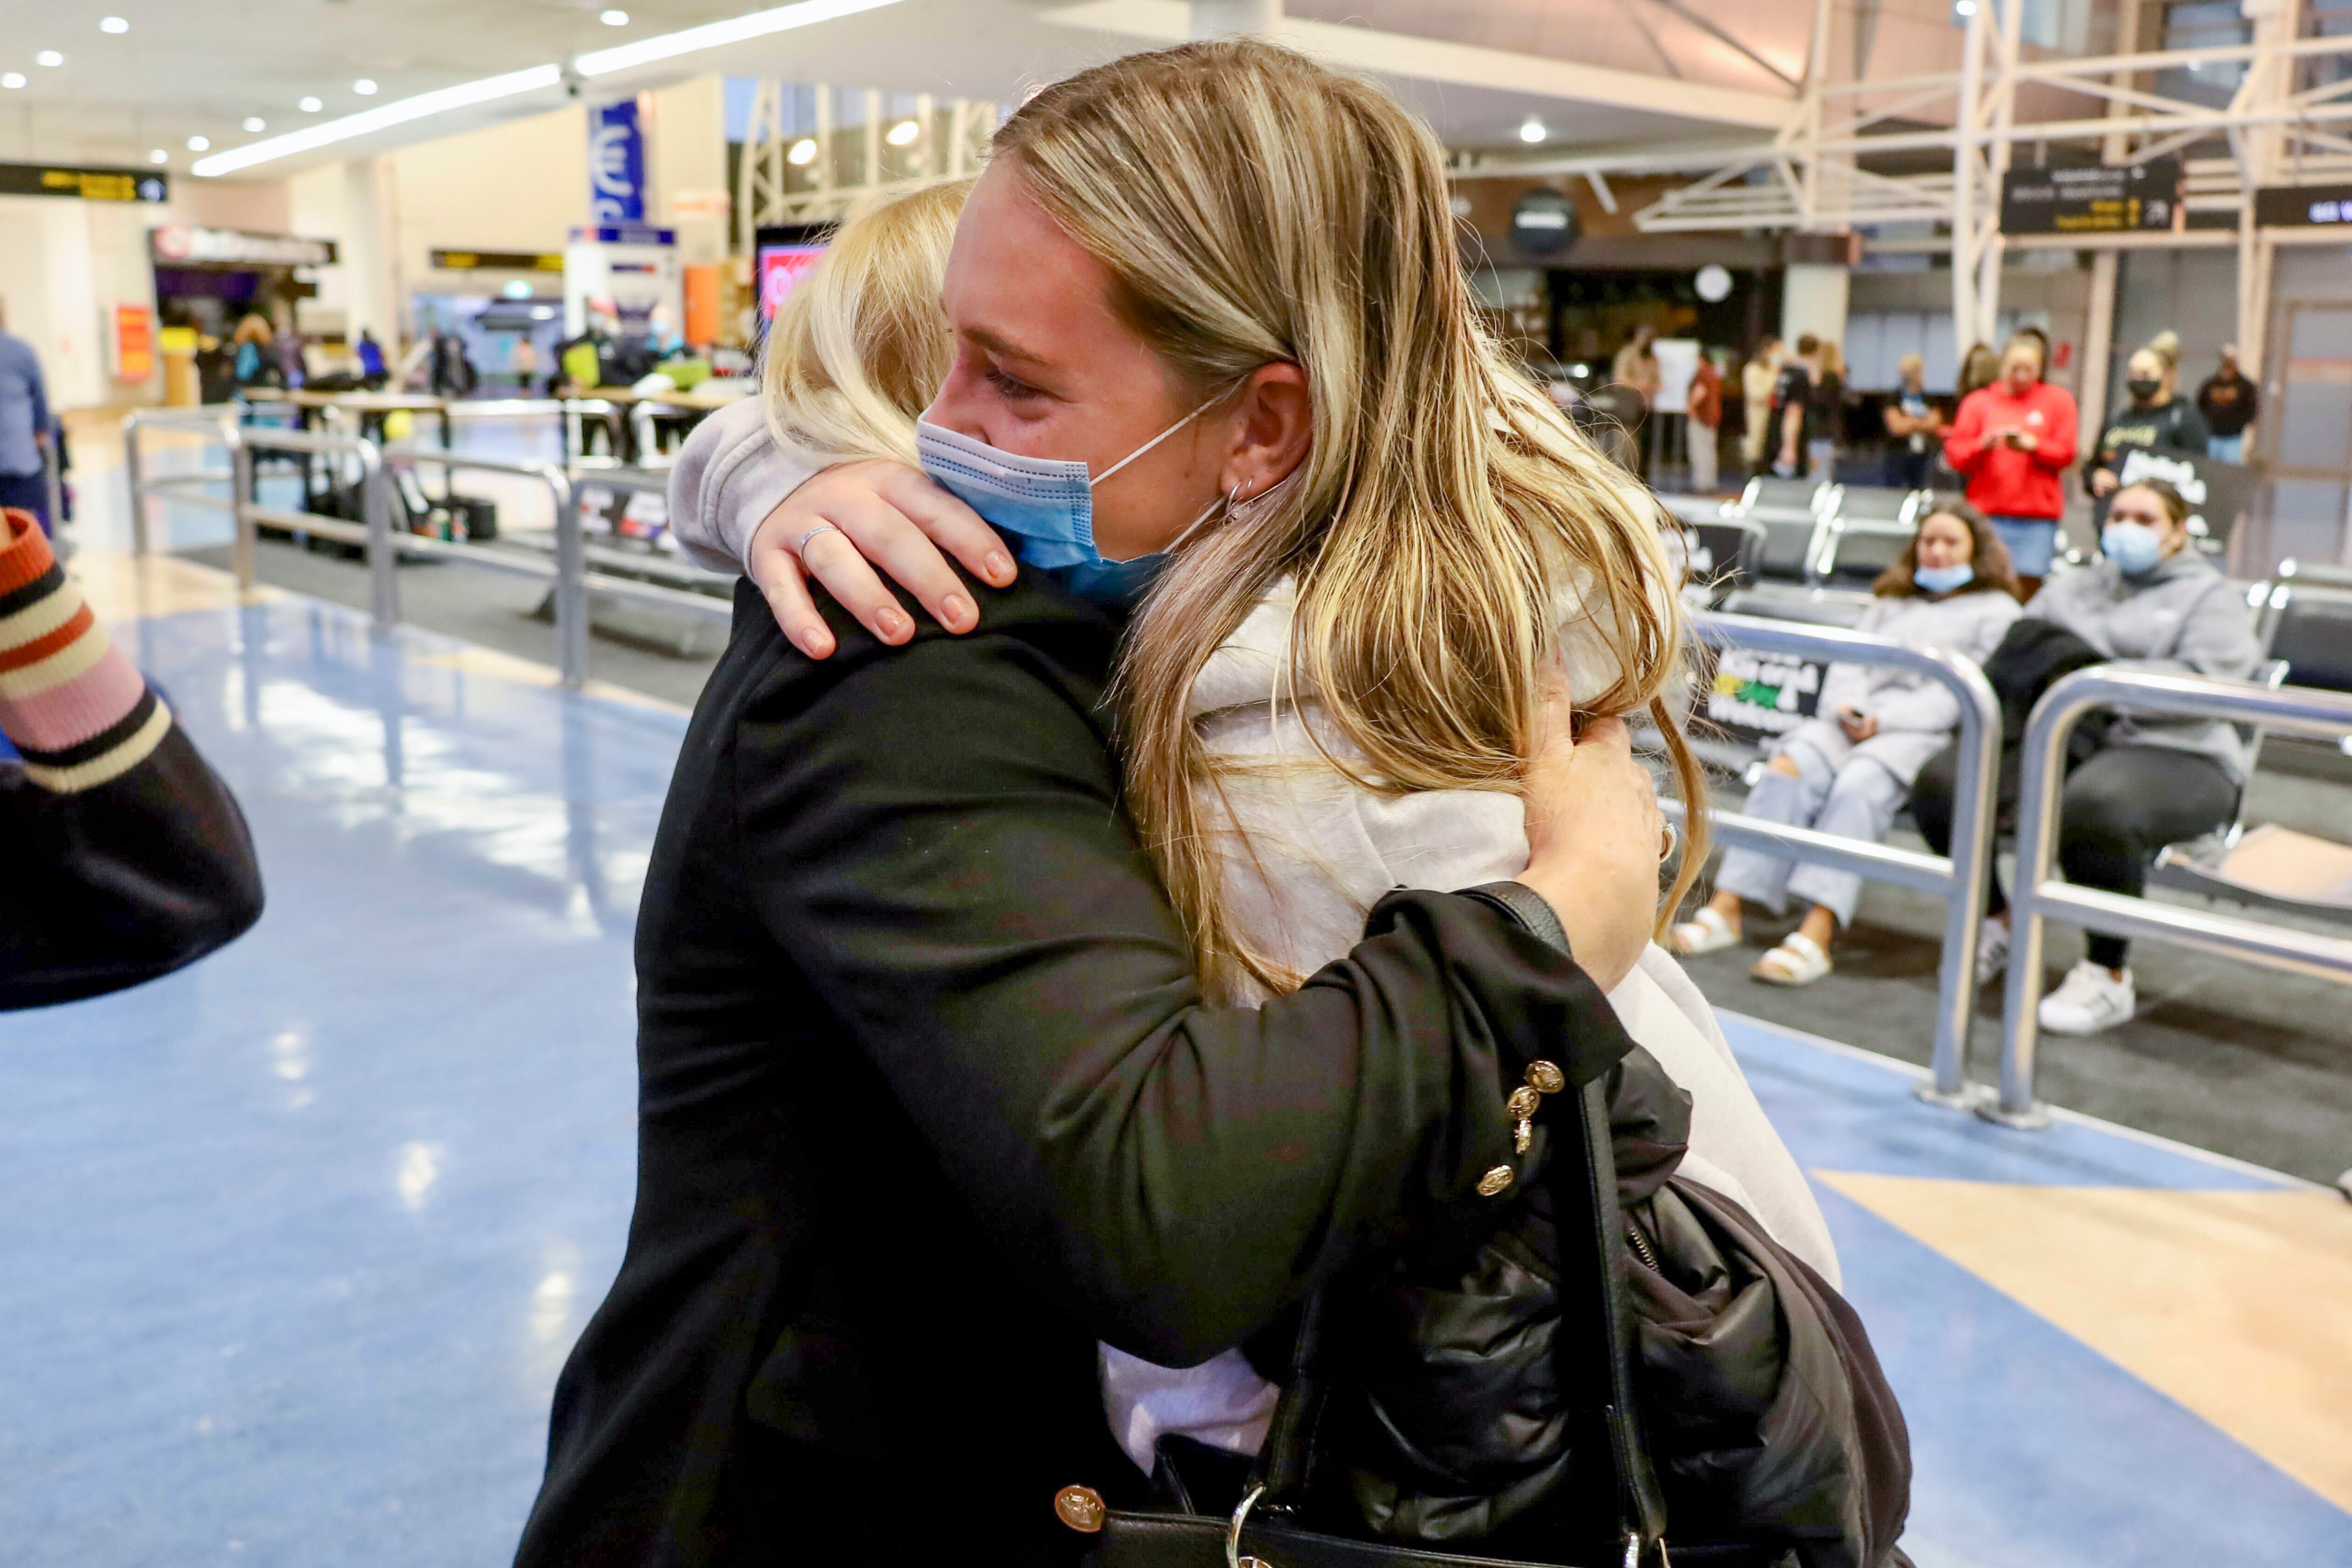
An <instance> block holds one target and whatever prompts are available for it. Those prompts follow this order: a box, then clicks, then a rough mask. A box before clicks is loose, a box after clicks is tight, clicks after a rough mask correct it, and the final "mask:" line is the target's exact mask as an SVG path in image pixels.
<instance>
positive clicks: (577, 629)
mask: <svg viewBox="0 0 2352 1568" xmlns="http://www.w3.org/2000/svg"><path fill="white" fill-rule="evenodd" d="M535 466H537V467H538V469H539V472H540V477H541V479H542V480H543V481H545V483H546V485H547V489H548V494H549V495H550V496H551V497H553V499H554V502H555V662H556V666H557V668H558V669H560V670H561V671H562V676H563V684H564V685H565V686H567V687H569V688H570V689H572V690H573V691H578V690H579V689H580V688H581V687H582V686H584V685H587V684H588V557H587V550H586V549H585V548H584V541H583V539H582V538H581V536H580V507H579V505H578V504H577V502H576V501H575V500H574V498H573V497H572V480H571V478H570V476H567V475H566V474H565V473H564V472H563V470H562V469H561V468H558V467H556V466H554V465H552V464H539V465H535Z"/></svg>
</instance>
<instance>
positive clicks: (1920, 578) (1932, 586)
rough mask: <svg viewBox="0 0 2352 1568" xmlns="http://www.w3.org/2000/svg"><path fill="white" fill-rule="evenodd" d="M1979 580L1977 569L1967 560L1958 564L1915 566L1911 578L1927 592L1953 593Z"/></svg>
mask: <svg viewBox="0 0 2352 1568" xmlns="http://www.w3.org/2000/svg"><path fill="white" fill-rule="evenodd" d="M1911 580H1912V581H1913V582H1915V583H1916V584H1917V585H1918V586H1919V588H1920V589H1921V590H1922V591H1925V592H1927V593H1952V592H1956V591H1958V590H1960V589H1963V588H1966V587H1967V586H1968V585H1969V583H1971V582H1974V581H1975V580H1977V569H1976V568H1975V567H1973V566H1970V565H1969V563H1968V562H1967V561H1962V562H1960V564H1959V565H1958V566H1915V567H1913V568H1912V569H1911Z"/></svg>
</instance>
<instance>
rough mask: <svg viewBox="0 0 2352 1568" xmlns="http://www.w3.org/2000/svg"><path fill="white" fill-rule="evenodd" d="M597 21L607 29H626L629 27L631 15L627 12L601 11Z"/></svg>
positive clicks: (598, 13) (597, 15)
mask: <svg viewBox="0 0 2352 1568" xmlns="http://www.w3.org/2000/svg"><path fill="white" fill-rule="evenodd" d="M596 20H598V21H599V22H602V23H604V26H607V27H625V26H628V25H629V14H628V13H627V12H626V11H599V12H597V13H596Z"/></svg>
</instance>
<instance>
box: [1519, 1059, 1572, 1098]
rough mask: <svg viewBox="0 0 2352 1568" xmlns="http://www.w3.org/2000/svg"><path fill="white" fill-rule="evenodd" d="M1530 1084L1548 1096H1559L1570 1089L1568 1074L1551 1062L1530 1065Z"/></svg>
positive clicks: (1531, 1062)
mask: <svg viewBox="0 0 2352 1568" xmlns="http://www.w3.org/2000/svg"><path fill="white" fill-rule="evenodd" d="M1528 1082H1529V1083H1531V1084H1533V1085H1534V1086H1535V1087H1536V1088H1537V1089H1538V1091H1540V1092H1543V1093H1546V1094H1557V1093H1559V1092H1560V1091H1561V1090H1563V1089H1565V1088H1567V1087H1568V1074H1567V1073H1565V1072H1562V1071H1560V1070H1559V1068H1558V1067H1557V1066H1555V1065H1554V1064H1552V1063H1551V1062H1549V1061H1530V1062H1528Z"/></svg>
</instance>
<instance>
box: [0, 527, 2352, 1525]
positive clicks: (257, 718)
mask: <svg viewBox="0 0 2352 1568" xmlns="http://www.w3.org/2000/svg"><path fill="white" fill-rule="evenodd" d="M79 570H80V571H81V572H82V573H83V575H84V577H85V578H86V580H89V582H90V584H91V586H92V590H93V595H94V598H95V599H96V600H97V601H98V603H99V606H100V612H101V613H103V614H105V615H107V616H109V617H110V619H111V620H112V621H113V622H114V624H115V625H116V627H117V630H118V633H119V634H120V635H121V639H122V640H123V642H124V643H126V645H128V646H130V647H131V649H132V650H133V652H134V654H135V656H136V657H137V658H138V659H139V660H140V662H141V663H142V665H144V667H145V668H147V669H148V670H149V671H150V672H151V674H152V675H153V676H154V677H155V678H156V679H157V680H159V681H160V682H161V683H163V685H165V686H166V688H167V689H168V690H169V692H170V695H171V696H172V698H173V703H174V706H176V707H177V708H178V710H179V711H180V712H181V713H182V715H183V716H184V719H185V722H186V723H187V724H188V726H189V727H190V729H191V731H192V732H193V733H194V735H195V736H196V737H197V738H198V740H199V741H200V743H201V744H202V745H203V746H204V747H205V750H206V751H207V753H208V754H209V755H210V756H211V757H212V758H214V759H215V762H216V764H217V765H218V766H219V767H220V768H221V769H222V771H223V772H224V773H225V774H226V775H227V777H228V778H229V779H230V781H231V782H232V783H233V785H234V786H235V787H236V790H237V792H238V794H239V796H240V797H241V799H242V800H244V802H245V804H246V807H247V811H248V813H249V815H250V816H251V818H252V820H253V823H254V828H255V831H256V834H257V838H258V840H259V841H260V845H261V851H262V855H263V861H264V866H265V871H266V873H267V875H268V882H269V889H270V906H269V912H268V915H267V916H266V917H265V918H264V920H263V922H262V924H261V925H260V926H259V927H258V928H257V930H256V931H255V932H254V933H253V934H252V935H250V936H247V938H246V939H244V940H243V941H241V942H239V943H238V944H236V946H233V947H231V948H230V949H228V950H227V951H226V952H224V953H222V954H220V955H218V956H215V958H213V959H212V960H210V961H208V962H206V963H205V964H203V965H201V966H199V967H196V968H194V970H192V971H190V972H187V973H185V974H182V975H179V976H176V977H172V978H170V979H167V980H164V981H162V982H159V983H158V984H156V985H153V986H150V987H147V988H143V989H141V990H138V991H134V992H131V993H129V994H127V995H123V996H119V997H114V998H103V999H100V1000H97V1001H92V1002H87V1003H82V1004H78V1005H76V1006H72V1007H68V1008H60V1009H50V1010H47V1011H44V1012H40V1013H34V1014H18V1015H14V1016H8V1017H5V1018H0V1188H5V1190H6V1191H7V1192H9V1193H10V1194H11V1196H12V1197H13V1199H14V1201H13V1202H11V1203H10V1204H8V1205H7V1206H6V1207H5V1209H0V1562H5V1563H9V1564H11V1565H16V1564H24V1565H26V1568H35V1565H39V1568H47V1565H50V1564H58V1565H63V1564H71V1565H73V1568H94V1565H96V1568H114V1565H130V1564H150V1563H152V1564H159V1565H163V1564H168V1565H172V1568H180V1565H194V1564H209V1563H268V1564H285V1565H288V1568H294V1565H298V1564H299V1565H302V1568H312V1565H322V1564H345V1563H349V1564H368V1565H371V1568H373V1565H377V1564H382V1565H385V1568H391V1565H395V1564H397V1565H400V1568H440V1565H445V1564H446V1565H448V1568H457V1565H460V1564H467V1565H471V1564H492V1563H499V1562H500V1561H502V1560H503V1559H504V1557H505V1555H506V1554H507V1552H509V1550H510V1547H511V1543H512V1541H513V1537H514V1533H515V1531H516V1529H517V1527H518V1525H519V1524H520V1520H521V1517H522V1513H523V1511H524V1510H525V1508H526V1507H527V1506H528V1504H529V1501H530V1496H531V1491H532V1489H533V1486H534V1484H535V1481H536V1479H537V1472H538V1468H539V1459H540V1450H541V1441H542V1436H543V1431H544V1423H545V1418H546V1400H547V1396H548V1391H549V1388H550V1385H551V1382H552V1379H553V1377H554V1374H555V1371H556V1368H557V1366H558V1365H559V1364H560V1363H561V1361H562V1355H563V1354H564V1351H565V1349H566V1348H567V1347H568V1345H569V1344H570V1343H571V1340H572V1337H573V1335H575V1334H576V1333H577V1332H578V1330H579V1328H580V1326H581V1323H582V1322H583V1320H584V1317H585V1315H586V1313H587V1312H588V1311H589V1310H591V1309H592V1308H593V1305H594V1303H595V1302H596V1301H597V1300H598V1299H599V1298H600V1296H601V1294H602V1292H603V1290H604V1285H605V1283H606V1281H607V1280H608V1279H609V1277H610V1274H611V1271H612V1270H613V1268H614V1264H615V1262H616V1261H617V1259H618V1255H619V1249H620V1244H621V1239H622V1235H623V1229H624V1227H625V1223H626V1220H627V1215H628V1204H629V1192H630V1183H631V1176H632V1160H633V1148H632V1132H633V1123H632V1111H633V1103H634V1093H635V1083H634V1073H633V1068H632V1061H631V1050H630V1047H631V1039H630V1035H631V1027H630V1014H631V979H630V953H629V942H630V925H631V914H632V910H633V909H634V906H635V898H636V894H637V889H638V884H639V882H640V880H641V878H642V875H643V868H644V865H645V861H646V852H647V848H648V846H649V844H650V841H651V838H652V834H653V830H654V824H655V820H656V813H657V811H658V809H659V806H660V801H661V796H662V791H663V789H664V787H665V785H666V783H667V778H668V773H669V768H670V764H671V760H672V758H673V756H674V753H675V750H676V747H677V741H678V737H679V736H680V734H681V733H682V730H683V727H684V719H683V716H681V715H678V714H677V713H675V712H672V711H669V710H667V709H662V708H658V707H655V706H648V705H646V704H645V703H643V702H638V701H632V700H628V699H625V698H624V697H622V696H620V695H617V694H610V693H604V694H597V693H592V694H589V695H566V694H563V693H562V692H559V691H557V690H554V689H553V688H552V687H551V685H550V684H549V682H548V680H547V678H546V673H545V672H544V671H542V670H540V669H538V668H537V667H536V666H531V665H525V664H515V663H512V662H510V661H505V660H501V659H498V658H495V657H491V656H487V655H484V654H482V653H479V652H478V651H477V650H471V649H467V648H466V647H463V646H461V645H458V644H455V643H447V642H444V641H440V640H437V639H433V638H429V637H425V636H422V635H415V634H410V635H404V636H402V637H399V638H396V639H394V640H391V641H388V642H373V641H371V640H370V639H369V638H368V636H367V635H366V633H365V632H364V629H363V627H362V625H361V624H360V623H359V622H356V621H355V620H354V619H352V618H351V617H350V616H348V615H347V614H345V613H344V612H341V611H337V610H332V609H329V608H327V607H324V606H320V605H315V604H312V603H310V602H308V601H300V600H296V599H291V598H289V597H285V596H278V595H273V596H266V597H265V599H264V601H261V602H257V603H254V604H249V605H245V606H236V605H232V604H229V603H227V602H226V599H225V595H224V592H223V588H224V584H223V581H222V580H221V579H219V578H218V577H217V576H216V575H215V574H211V573H208V572H205V571H203V570H200V569H195V568H192V567H187V566H184V565H180V564H177V563H171V562H162V563H156V564H154V565H152V566H150V567H148V568H147V569H144V570H133V569H131V567H130V566H129V565H128V564H127V563H125V562H122V561H121V560H119V559H109V558H105V557H97V556H92V557H86V558H84V559H83V560H82V561H81V562H80V563H79ZM1728 1021H1729V1022H1730V1024H1731V1027H1732V1028H1733V1030H1734V1031H1735V1043H1736V1044H1737V1045H1738V1047H1739V1049H1740V1051H1741V1052H1742V1054H1743V1056H1744V1058H1745V1059H1746V1060H1747V1061H1748V1064H1749V1066H1750V1069H1751V1071H1752V1072H1753V1073H1754V1075H1755V1078H1756V1081H1757V1083H1758V1087H1759V1092H1761V1093H1762V1094H1763V1095H1764V1097H1765V1101H1766V1103H1767V1105H1768V1107H1769V1109H1770V1110H1771V1111H1772V1113H1774V1115H1775V1117H1776V1118H1777V1119H1778V1120H1779V1121H1780V1124H1781V1125H1782V1127H1783V1129H1784V1131H1785V1132H1786V1134H1787V1135H1788V1137H1789V1139H1790V1143H1791V1145H1793V1146H1794V1147H1795V1148H1796V1150H1797V1152H1798V1154H1799V1156H1800V1158H1801V1159H1802V1160H1803V1161H1804V1162H1805V1164H1806V1165H1807V1166H1809V1167H1810V1168H1811V1169H1812V1170H1813V1171H1814V1173H1815V1174H1816V1176H1817V1179H1818V1180H1819V1182H1820V1183H1821V1186H1822V1195H1823V1201H1824V1204H1825V1205H1826V1206H1827V1207H1828V1209H1829V1212H1830V1217H1831V1220H1832V1225H1833V1227H1834V1228H1836V1230H1837V1233H1838V1238H1839V1242H1840V1245H1841V1248H1842V1249H1843V1254H1844V1259H1845V1267H1846V1273H1847V1279H1848V1284H1849V1287H1850V1289H1851V1291H1852V1293H1853V1296H1854V1299H1855V1300H1856V1301H1857V1303H1858V1304H1859V1306H1860V1307H1861V1309H1862V1311H1863V1312H1864V1316H1865V1318H1866V1319H1867V1321H1868V1322H1870V1324H1871V1325H1872V1328H1873V1330H1874V1334H1875V1336H1876V1339H1877V1341H1878V1343H1879V1345H1880V1348H1881V1351H1882V1353H1883V1354H1884V1355H1885V1358H1886V1360H1887V1363H1888V1365H1889V1368H1890V1370H1891V1372H1892V1374H1893V1375H1894V1377H1895V1382H1896V1385H1897V1387H1898V1389H1899V1391H1900V1392H1901V1394H1902V1395H1903V1397H1904V1401H1905V1405H1906V1410H1907V1411H1908V1414H1909V1416H1910V1420H1911V1425H1912V1430H1913V1435H1914V1440H1915V1444H1916V1451H1917V1456H1918V1462H1919V1480H1918V1487H1917V1491H1916V1502H1915V1508H1914V1519H1915V1525H1914V1529H1913V1531H1912V1535H1911V1538H1910V1540H1909V1542H1908V1544H1909V1546H1910V1548H1911V1550H1912V1552H1913V1554H1914V1556H1915V1557H1916V1558H1917V1560H1918V1561H1919V1562H1920V1563H1921V1564H1922V1565H1923V1568H1943V1565H1950V1568H1963V1565H1966V1568H1975V1565H1979V1564H1981V1565H1986V1568H1991V1565H1996V1564H1998V1565H2001V1568H2027V1565H2029V1564H2030V1565H2032V1568H2072V1565H2074V1564H2082V1565H2084V1568H2089V1565H2093V1564H2097V1565H2101V1568H2105V1565H2107V1564H2119V1563H2132V1564H2148V1565H2171V1564H2179V1565H2181V1568H2189V1565H2190V1564H2196V1565H2199V1568H2205V1565H2209V1564H2217V1563H2229V1564H2231V1568H2249V1565H2261V1564H2277V1565H2280V1568H2286V1565H2288V1564H2294V1565H2295V1568H2304V1565H2307V1564H2315V1563H2346V1562H2352V1513H2347V1509H2352V1333H2347V1321H2352V1306H2347V1303H2352V1207H2347V1206H2346V1205H2344V1204H2343V1203H2342V1202H2341V1201H2340V1200H2339V1199H2337V1198H2336V1197H2333V1196H2332V1195H2326V1194H2320V1193H2316V1192H2315V1191H2313V1190H2312V1189H2309V1188H2305V1187H2300V1186H2295V1185H2294V1184H2291V1183H2287V1182H2284V1181H2283V1180H2281V1179H2279V1178H2275V1177H2272V1176H2267V1175H2265V1174H2263V1173H2260V1172H2254V1171H2251V1170H2249V1169H2248V1168H2246V1167H2242V1166H2230V1165H2226V1164H2222V1163H2219V1162H2215V1161H2212V1160H2210V1159H2206V1158H2203V1157H2200V1156H2197V1155H2192V1154H2189V1153H2187V1152H2184V1151H2181V1150H2179V1149H2176V1148H2173V1147H2170V1146H2165V1145H2154V1144H2151V1143H2149V1142H2147V1141H2146V1140H2143V1139H2139V1138H2136V1137H2131V1136H2126V1135H2123V1134H2118V1133H2116V1132H2115V1131H2113V1130H2111V1129H2105V1128H2100V1127H2096V1126H2091V1125H2086V1124H2077V1123H2063V1124H2061V1125H2060V1126H2058V1127H2057V1128H2055V1129H2053V1131H2051V1132H2049V1133H2045V1134H2016V1133H2009V1132H2003V1131H2000V1130H1999V1129H1995V1128H1991V1127H1989V1126H1985V1125H1982V1124H1978V1123H1976V1122H1974V1121H1973V1120H1970V1119H1968V1118H1963V1117H1958V1116H1954V1115H1951V1114H1949V1113H1944V1112H1939V1111H1936V1110H1932V1109H1929V1108H1927V1107H1925V1106H1922V1105H1919V1104H1917V1103H1915V1102H1913V1101H1912V1100H1911V1099H1910V1097H1909V1095H1908V1093H1907V1092H1906V1091H1907V1084H1908V1080H1907V1077H1906V1074H1905V1073H1904V1072H1903V1071H1899V1070H1895V1069H1893V1068H1891V1067H1890V1066H1889V1065H1887V1064H1885V1063H1884V1062H1882V1061H1879V1060H1877V1059H1874V1058H1861V1057H1857V1056H1855V1055H1853V1054H1852V1053H1848V1052H1845V1051H1842V1050H1840V1049H1839V1048H1836V1047H1833V1046H1830V1045H1828V1044H1826V1043H1825V1042H1819V1041H1812V1040H1807V1039H1805V1038H1803V1037H1801V1036H1796V1035H1791V1034H1789V1033H1786V1032H1784V1031H1780V1030H1772V1029H1770V1028H1768V1027H1767V1026H1763V1025H1759V1024H1751V1023H1748V1022H1745V1021H1744V1020H1738V1019H1733V1020H1728Z"/></svg>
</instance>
